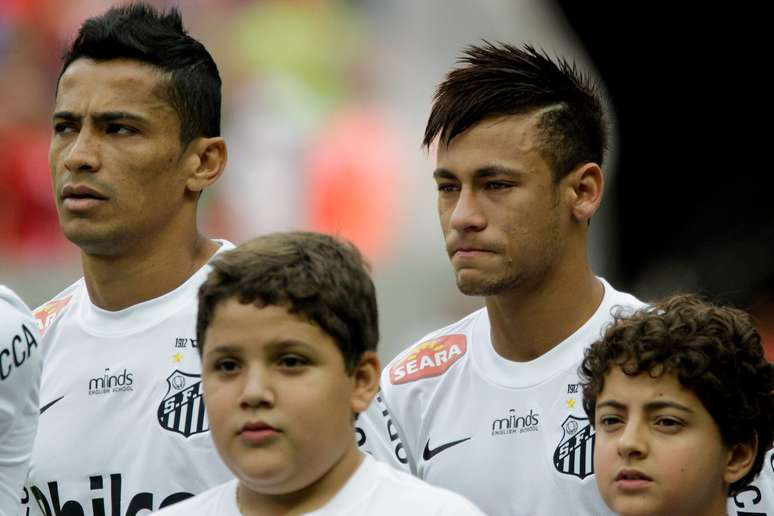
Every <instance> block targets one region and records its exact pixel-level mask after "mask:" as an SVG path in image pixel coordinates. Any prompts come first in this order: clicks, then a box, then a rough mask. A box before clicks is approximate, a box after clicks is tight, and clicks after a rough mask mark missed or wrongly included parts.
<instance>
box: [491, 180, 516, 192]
mask: <svg viewBox="0 0 774 516" xmlns="http://www.w3.org/2000/svg"><path fill="white" fill-rule="evenodd" d="M511 186H513V185H512V184H510V183H501V182H499V181H491V182H489V183H487V184H486V189H487V190H505V189H506V188H510V187H511Z"/></svg>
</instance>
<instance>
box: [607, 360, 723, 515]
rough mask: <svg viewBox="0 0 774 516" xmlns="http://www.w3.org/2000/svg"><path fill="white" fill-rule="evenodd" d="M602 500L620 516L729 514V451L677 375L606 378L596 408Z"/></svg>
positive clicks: (616, 371) (618, 372)
mask: <svg viewBox="0 0 774 516" xmlns="http://www.w3.org/2000/svg"><path fill="white" fill-rule="evenodd" d="M595 417H596V420H595V427H596V443H595V447H594V464H596V479H597V486H598V487H599V492H600V494H601V495H602V498H604V500H605V502H606V503H607V505H608V506H609V507H610V508H611V509H613V511H615V512H616V513H618V514H621V515H624V516H627V515H630V516H634V515H651V516H657V515H662V514H663V515H666V514H695V515H703V514H725V507H726V495H725V484H724V474H725V472H726V464H727V462H728V458H729V453H730V452H729V451H728V449H727V447H726V446H724V445H723V442H722V439H721V435H720V429H719V428H718V426H717V423H715V420H714V419H713V418H712V416H711V415H710V413H709V412H707V409H706V408H705V407H704V405H703V404H702V403H701V401H700V400H699V398H698V397H696V395H695V394H694V393H693V391H690V390H688V389H686V388H685V387H683V386H682V385H680V382H679V381H678V380H677V377H676V376H675V375H674V374H665V375H663V376H661V377H660V378H652V377H651V376H650V375H648V374H640V375H638V376H634V377H631V376H627V375H625V374H624V373H623V372H622V371H621V369H620V368H619V367H616V368H614V369H613V370H612V371H611V372H610V373H608V374H607V375H606V377H605V384H604V388H603V389H602V392H601V393H600V395H599V397H598V399H597V404H596V416H595Z"/></svg>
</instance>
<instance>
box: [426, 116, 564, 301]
mask: <svg viewBox="0 0 774 516" xmlns="http://www.w3.org/2000/svg"><path fill="white" fill-rule="evenodd" d="M537 121H538V116H537V115H536V114H528V115H513V116H505V117H501V118H496V119H490V120H484V121H482V122H480V123H478V124H476V125H475V126H473V127H471V128H470V129H468V130H466V131H465V132H463V133H461V134H459V135H458V136H456V137H455V138H454V139H452V140H451V142H450V143H449V144H448V145H444V144H442V143H441V144H439V146H438V155H437V158H438V159H437V168H436V171H435V173H434V177H435V180H436V183H437V185H438V214H439V216H440V220H441V227H442V229H443V232H444V237H445V240H446V250H447V252H448V254H449V258H450V259H451V263H452V266H453V267H454V271H455V274H456V280H457V286H458V287H459V289H460V290H461V291H462V292H463V293H464V294H468V295H481V296H490V295H496V294H500V293H502V292H506V291H508V290H511V289H514V288H517V287H523V286H535V285H538V284H540V281H541V280H542V279H543V278H544V277H545V276H546V275H547V274H548V273H549V272H550V271H551V270H552V269H553V268H554V267H555V265H556V263H557V262H558V260H559V258H560V255H561V253H562V252H563V231H565V227H564V226H565V225H564V224H563V223H562V222H563V221H562V211H561V206H560V203H559V194H558V191H559V190H558V187H557V185H556V184H555V183H554V181H553V176H552V172H551V168H550V166H549V164H548V163H547V162H546V161H545V160H544V159H543V156H542V155H541V153H540V151H539V149H538V147H537V140H536V133H537V130H536V127H535V125H536V123H537Z"/></svg>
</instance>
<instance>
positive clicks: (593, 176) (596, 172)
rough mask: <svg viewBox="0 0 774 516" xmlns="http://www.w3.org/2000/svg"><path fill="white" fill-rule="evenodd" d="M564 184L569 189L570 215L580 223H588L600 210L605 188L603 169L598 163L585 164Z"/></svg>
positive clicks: (566, 179) (569, 176) (565, 179)
mask: <svg viewBox="0 0 774 516" xmlns="http://www.w3.org/2000/svg"><path fill="white" fill-rule="evenodd" d="M562 182H566V184H567V185H568V187H569V195H570V213H571V215H572V218H573V219H574V220H575V221H577V222H580V223H588V221H589V220H591V217H592V215H594V213H596V211H597V209H599V204H600V202H601V201H602V190H604V187H605V181H604V177H603V176H602V169H601V168H600V167H599V165H597V164H596V163H584V164H583V165H580V166H579V167H577V168H576V169H575V170H573V171H572V172H570V173H569V174H568V175H567V176H566V177H565V178H564V180H563V181H562Z"/></svg>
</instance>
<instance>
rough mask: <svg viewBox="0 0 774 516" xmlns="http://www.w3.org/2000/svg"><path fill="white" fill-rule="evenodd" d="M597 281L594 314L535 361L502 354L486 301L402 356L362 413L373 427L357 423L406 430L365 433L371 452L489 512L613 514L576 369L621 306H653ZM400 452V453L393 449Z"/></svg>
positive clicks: (391, 365) (622, 307) (379, 428)
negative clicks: (598, 472)
mask: <svg viewBox="0 0 774 516" xmlns="http://www.w3.org/2000/svg"><path fill="white" fill-rule="evenodd" d="M600 280H601V281H602V283H603V285H604V288H605V294H604V297H603V299H602V303H601V304H600V306H599V308H598V309H597V310H596V312H595V313H594V315H592V316H591V318H590V319H589V320H588V321H587V322H586V323H585V324H584V325H583V326H582V327H581V328H579V329H578V330H577V331H576V332H575V333H573V334H572V335H571V336H569V337H568V338H567V339H566V340H565V341H563V342H561V343H560V344H558V345H557V346H556V347H554V348H553V349H551V350H550V351H549V352H547V353H545V354H544V355H542V356H541V357H539V358H537V359H535V360H532V361H530V362H523V363H520V362H512V361H509V360H506V359H504V358H502V357H500V356H499V355H498V354H497V353H496V352H495V350H494V348H493V346H492V341H491V338H490V332H491V328H490V324H489V317H488V314H487V310H486V308H483V309H481V310H478V311H476V312H474V313H472V314H470V315H469V316H467V317H465V318H464V319H462V320H460V321H458V322H456V323H454V324H452V325H449V326H447V327H445V328H443V329H441V330H438V331H436V332H433V333H431V334H429V335H427V336H426V337H424V338H423V339H421V341H420V342H419V343H417V344H416V345H414V346H413V347H411V348H409V349H407V350H406V351H404V352H403V353H401V354H400V355H398V356H397V357H396V358H395V359H394V360H393V361H392V362H391V363H390V364H389V365H388V366H387V367H386V368H385V369H384V371H383V372H382V379H381V389H382V392H381V395H380V400H379V401H378V402H377V403H375V404H373V405H372V406H371V407H370V408H369V410H368V412H366V413H365V414H363V415H361V417H360V420H365V421H367V425H366V423H365V422H364V421H359V424H360V426H361V427H366V426H367V427H368V428H372V427H377V430H382V429H383V428H384V427H385V426H389V428H393V429H395V430H396V432H395V433H396V434H397V435H398V437H397V438H396V440H394V441H393V440H390V438H389V432H388V433H387V434H388V437H387V438H385V437H384V435H385V433H384V432H381V431H377V432H375V433H374V435H370V434H368V435H367V436H366V439H365V441H366V444H368V442H369V441H371V447H370V448H368V451H369V452H371V453H372V454H374V455H375V456H376V457H378V458H380V459H384V460H387V461H388V462H390V463H392V464H393V465H400V464H401V463H404V464H405V467H407V468H408V469H409V470H410V471H411V472H412V473H413V474H415V475H416V476H418V477H419V478H422V479H424V480H427V481H428V482H429V483H431V484H434V485H437V486H440V487H444V488H447V489H450V490H452V491H455V492H457V493H461V494H462V495H464V496H465V497H467V498H468V499H470V500H472V501H473V502H474V503H475V504H476V505H477V506H478V507H480V508H481V509H482V510H483V511H484V512H485V513H486V514H490V515H517V514H519V515H566V514H573V515H600V514H611V512H610V511H609V509H608V508H607V507H606V505H605V503H604V502H603V501H602V498H601V497H600V495H599V493H598V492H597V487H596V483H595V479H594V475H593V473H594V463H593V446H594V438H595V435H594V429H593V428H592V427H591V425H590V423H589V420H588V418H587V417H586V414H585V412H584V410H583V403H582V400H583V392H582V389H581V387H580V385H579V378H578V366H579V365H580V362H581V360H582V358H583V352H584V350H585V349H586V347H587V346H589V345H590V344H591V343H592V342H594V341H595V340H597V339H598V338H600V337H601V336H602V333H603V331H604V329H605V328H606V327H607V326H608V325H609V323H610V322H611V321H612V317H611V314H612V313H613V312H614V311H618V310H626V311H633V310H636V309H638V308H640V307H642V306H644V304H643V303H642V302H641V301H639V300H637V299H636V298H634V297H633V296H631V295H629V294H624V293H621V292H617V291H615V290H614V289H613V288H612V287H611V286H610V285H609V284H608V283H607V282H606V281H604V280H602V279H601V278H600ZM379 440H381V441H383V442H382V443H381V444H378V445H377V444H376V443H373V441H379ZM384 441H387V442H386V443H385V442H384ZM391 447H397V448H398V451H397V452H396V453H392V454H389V453H388V454H386V455H385V454H384V452H383V450H385V449H388V450H389V449H390V448H391Z"/></svg>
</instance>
